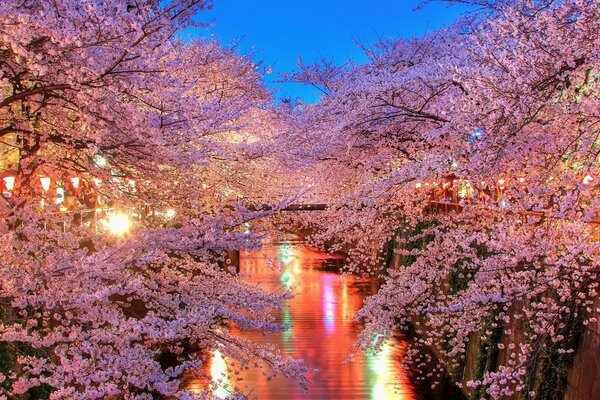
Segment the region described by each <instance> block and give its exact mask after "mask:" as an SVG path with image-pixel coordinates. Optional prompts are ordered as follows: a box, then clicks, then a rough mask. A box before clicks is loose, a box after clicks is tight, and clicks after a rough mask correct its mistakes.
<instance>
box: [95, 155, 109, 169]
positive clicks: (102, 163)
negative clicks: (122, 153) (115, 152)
mask: <svg viewBox="0 0 600 400" xmlns="http://www.w3.org/2000/svg"><path fill="white" fill-rule="evenodd" d="M95 161H96V165H97V166H99V167H100V168H104V167H106V158H104V157H102V156H96V159H95Z"/></svg>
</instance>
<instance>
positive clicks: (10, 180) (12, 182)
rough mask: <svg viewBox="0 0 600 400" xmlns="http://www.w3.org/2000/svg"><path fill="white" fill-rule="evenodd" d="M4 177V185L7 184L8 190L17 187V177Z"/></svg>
mask: <svg viewBox="0 0 600 400" xmlns="http://www.w3.org/2000/svg"><path fill="white" fill-rule="evenodd" d="M3 179H4V186H6V190H9V191H10V190H13V189H14V188H15V177H14V176H6V177H4V178H3Z"/></svg>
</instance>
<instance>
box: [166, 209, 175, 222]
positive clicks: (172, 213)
mask: <svg viewBox="0 0 600 400" xmlns="http://www.w3.org/2000/svg"><path fill="white" fill-rule="evenodd" d="M174 216H175V210H173V209H172V208H169V209H168V210H167V211H165V217H167V218H168V219H172V218H173V217H174Z"/></svg>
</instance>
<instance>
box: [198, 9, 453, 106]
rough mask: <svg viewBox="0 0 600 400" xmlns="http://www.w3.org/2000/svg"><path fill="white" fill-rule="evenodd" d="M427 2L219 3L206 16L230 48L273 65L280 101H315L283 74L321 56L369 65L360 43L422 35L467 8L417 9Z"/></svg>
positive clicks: (272, 81) (270, 83)
mask: <svg viewBox="0 0 600 400" xmlns="http://www.w3.org/2000/svg"><path fill="white" fill-rule="evenodd" d="M420 3H421V0H371V2H370V3H368V2H365V1H359V0H346V1H342V0H321V1H318V0H300V1H298V0H297V1H291V0H280V1H277V0H255V1H250V0H215V6H214V9H213V10H211V11H206V12H203V13H201V15H200V18H201V20H202V21H203V22H210V23H212V27H211V28H210V32H206V31H205V32H202V31H195V32H194V33H193V34H194V35H207V34H214V35H216V36H217V37H219V39H220V41H221V42H222V43H224V44H226V45H227V44H232V43H236V42H239V44H238V48H239V51H240V52H244V53H247V52H253V53H255V56H254V57H255V59H256V60H259V61H263V62H264V63H265V65H266V66H270V67H272V73H271V74H270V75H268V76H267V77H266V78H265V82H266V84H267V85H268V86H269V87H271V88H272V89H273V90H275V96H276V97H277V98H285V97H290V98H296V97H299V98H301V99H303V100H304V101H306V102H315V101H316V100H317V99H318V94H317V93H315V91H314V90H313V89H311V88H308V87H303V86H301V85H295V84H281V83H277V82H276V81H277V80H278V78H279V74H281V73H286V72H291V71H293V70H294V69H295V68H296V65H297V62H298V57H300V56H301V57H302V59H303V61H304V62H305V63H311V62H315V61H318V60H319V59H320V58H321V57H327V58H329V59H333V60H335V61H336V62H340V63H342V62H344V61H347V60H348V59H352V60H354V61H355V62H364V61H365V57H364V55H363V53H362V51H361V50H360V48H359V47H358V46H357V45H356V43H355V41H356V40H358V41H360V42H362V43H366V44H369V43H373V42H374V41H376V40H377V38H378V37H383V38H391V37H405V38H410V37H414V36H422V35H423V34H425V33H427V32H430V31H432V30H435V29H438V28H440V27H442V26H446V25H449V24H451V23H452V22H453V21H455V20H456V19H457V18H458V17H459V15H460V13H461V12H463V11H464V8H459V7H455V6H453V7H449V6H448V5H447V4H443V3H433V4H429V5H427V6H425V7H424V8H423V9H420V10H417V11H415V10H414V9H415V7H417V6H418V5H419V4H420Z"/></svg>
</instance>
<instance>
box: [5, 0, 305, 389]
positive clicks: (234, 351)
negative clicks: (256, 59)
mask: <svg viewBox="0 0 600 400" xmlns="http://www.w3.org/2000/svg"><path fill="white" fill-rule="evenodd" d="M209 6H210V5H209V4H207V3H206V2H205V1H202V0H172V1H171V0H169V1H158V0H142V1H129V0H110V1H109V0H106V1H104V0H100V1H71V0H59V1H51V2H48V1H38V0H16V1H2V2H0V53H1V54H2V57H1V58H0V93H1V96H0V135H1V138H2V142H3V146H5V147H6V148H7V149H8V150H6V151H7V152H9V153H10V152H17V157H16V158H15V162H14V163H13V164H14V165H12V166H10V170H8V171H3V176H2V178H3V183H4V187H3V196H2V202H1V205H0V216H1V222H0V231H1V235H0V243H1V244H0V246H1V248H2V250H1V252H2V265H1V266H0V269H1V275H2V277H3V279H2V282H0V304H1V307H0V315H1V319H0V349H1V352H2V362H1V366H0V382H1V383H0V397H2V398H11V399H13V398H14V399H16V398H28V397H29V398H47V397H50V398H53V399H67V398H68V399H94V398H97V399H100V398H102V399H109V398H115V399H116V398H128V399H129V398H131V399H134V398H135V399H151V398H166V397H179V398H196V397H198V398H211V393H210V391H209V390H208V387H209V385H208V384H207V390H206V391H204V392H202V393H196V394H192V393H191V392H188V391H186V390H185V388H184V387H183V386H182V385H181V378H182V376H183V375H184V373H190V371H195V372H193V373H195V374H197V375H199V377H198V379H207V377H203V376H202V374H203V373H202V368H201V367H202V364H203V361H204V359H205V358H206V356H207V354H209V353H210V352H211V351H213V350H217V349H218V350H219V351H220V352H221V353H222V354H224V355H226V356H228V357H229V358H230V359H231V360H232V361H231V363H233V364H234V365H233V366H232V368H245V367H246V366H247V365H249V364H250V363H252V364H254V363H259V364H261V365H262V366H264V368H265V373H268V374H272V373H275V374H279V373H281V374H283V375H285V376H288V377H291V378H294V379H298V380H299V382H300V383H301V384H305V380H304V373H305V372H306V370H305V368H304V367H303V366H302V365H301V364H300V363H299V362H297V361H294V360H288V359H284V358H283V357H282V356H280V355H279V354H278V353H277V352H276V351H275V350H274V349H273V348H271V347H268V346H258V345H255V344H253V343H250V342H248V341H246V340H243V339H241V338H240V337H239V336H237V335H236V334H234V333H232V331H231V330H230V328H231V327H238V328H242V329H244V328H256V329H266V330H274V329H278V328H279V326H278V325H277V324H275V323H274V322H273V321H272V319H271V317H270V314H269V312H270V310H272V309H273V308H277V307H279V305H280V303H281V301H282V300H283V299H285V297H286V295H285V294H284V295H281V294H278V295H274V294H269V293H263V292H261V291H260V290H259V289H257V288H256V287H250V286H247V285H245V284H244V283H242V282H241V281H240V280H239V278H238V277H237V276H236V275H235V271H231V268H229V267H228V264H227V263H226V261H225V258H224V254H225V252H226V251H227V250H232V249H240V248H254V247H256V246H259V245H260V236H259V235H258V234H249V233H244V230H243V224H244V223H246V222H248V221H251V220H254V219H257V218H260V217H263V216H265V215H266V214H268V213H267V212H261V211H256V210H254V211H250V210H248V208H247V207H246V205H247V204H249V202H247V201H246V202H244V201H242V199H243V198H244V196H249V195H254V194H255V193H258V192H259V188H257V187H255V186H254V187H250V185H249V183H250V182H259V181H260V179H265V177H264V176H263V174H258V173H257V172H255V171H253V170H252V166H257V167H259V166H260V165H266V164H267V163H268V162H267V161H266V160H265V159H263V158H261V156H263V155H264V153H265V152H266V150H265V148H266V146H267V144H264V143H263V142H261V141H260V140H259V139H260V138H261V137H262V136H264V134H263V131H262V130H261V128H262V127H264V126H267V125H270V124H271V122H270V121H271V120H272V119H273V118H274V117H273V115H274V114H273V113H270V112H269V111H268V110H266V109H265V108H264V104H265V103H266V102H267V101H269V94H268V93H267V92H266V91H265V89H264V88H263V87H262V86H261V84H260V76H261V71H260V68H259V66H257V65H256V64H254V63H253V62H252V61H251V60H249V59H248V58H245V57H243V56H240V55H238V54H236V52H235V51H234V50H233V49H227V48H223V47H221V46H219V45H218V44H217V43H216V42H215V41H213V40H206V39H194V40H183V39H182V37H185V34H183V33H182V32H183V31H184V30H185V29H186V28H188V27H190V26H192V25H193V24H194V22H193V19H192V17H193V16H194V15H195V14H196V13H197V12H198V11H200V10H202V9H205V8H207V7H209ZM266 140H267V142H268V137H267V138H266ZM256 170H258V168H257V169H256ZM238 172H239V173H238ZM253 173H255V174H257V175H256V176H255V175H252V174H253ZM244 190H246V192H244ZM65 194H67V199H65ZM106 227H108V228H111V229H112V231H111V230H110V229H106ZM236 395H237V393H235V392H232V396H236Z"/></svg>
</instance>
